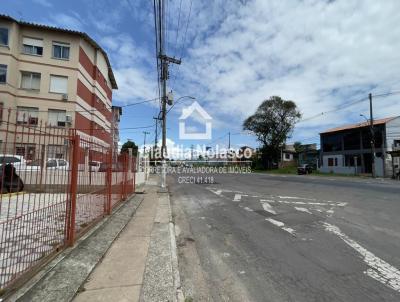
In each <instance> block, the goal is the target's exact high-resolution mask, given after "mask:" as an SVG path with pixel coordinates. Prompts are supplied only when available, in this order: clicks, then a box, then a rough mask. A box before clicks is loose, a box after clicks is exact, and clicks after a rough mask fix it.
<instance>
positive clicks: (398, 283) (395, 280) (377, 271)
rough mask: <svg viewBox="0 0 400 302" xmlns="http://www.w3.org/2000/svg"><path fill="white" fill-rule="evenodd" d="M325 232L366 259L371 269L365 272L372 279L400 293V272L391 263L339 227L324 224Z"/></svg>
mask: <svg viewBox="0 0 400 302" xmlns="http://www.w3.org/2000/svg"><path fill="white" fill-rule="evenodd" d="M324 226H325V230H327V231H328V232H331V233H333V234H335V235H337V236H338V237H339V238H340V239H342V240H343V241H344V242H345V243H346V244H347V245H349V246H350V247H352V248H353V249H354V250H356V251H357V252H358V253H359V254H360V255H361V256H362V257H363V258H364V259H363V260H364V262H365V263H366V264H367V265H368V266H369V268H368V269H367V270H366V271H365V272H364V273H365V274H367V275H368V276H370V277H371V278H374V279H375V280H377V281H379V282H381V283H383V284H385V285H386V286H388V287H390V288H392V289H394V290H395V291H397V292H400V271H399V270H398V269H397V268H395V267H394V266H391V265H390V264H389V263H387V262H385V261H384V260H382V259H380V258H379V257H377V256H375V255H374V254H373V253H371V252H370V251H368V250H366V249H365V248H364V247H362V246H361V245H360V244H358V243H357V242H356V241H354V240H353V239H351V238H349V237H348V236H347V235H346V234H344V233H343V232H342V231H341V230H340V229H339V228H338V227H337V226H335V225H332V224H329V223H326V222H325V223H324Z"/></svg>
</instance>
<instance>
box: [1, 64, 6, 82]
mask: <svg viewBox="0 0 400 302" xmlns="http://www.w3.org/2000/svg"><path fill="white" fill-rule="evenodd" d="M0 83H2V84H5V83H7V65H3V64H0Z"/></svg>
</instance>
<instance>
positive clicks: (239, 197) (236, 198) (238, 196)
mask: <svg viewBox="0 0 400 302" xmlns="http://www.w3.org/2000/svg"><path fill="white" fill-rule="evenodd" d="M241 199H242V195H241V194H235V197H234V198H233V201H240V200H241Z"/></svg>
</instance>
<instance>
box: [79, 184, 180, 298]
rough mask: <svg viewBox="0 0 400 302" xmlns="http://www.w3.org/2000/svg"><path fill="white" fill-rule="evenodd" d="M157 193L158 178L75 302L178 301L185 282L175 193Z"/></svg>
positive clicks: (149, 186)
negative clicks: (172, 199)
mask: <svg viewBox="0 0 400 302" xmlns="http://www.w3.org/2000/svg"><path fill="white" fill-rule="evenodd" d="M157 190H158V186H157V183H156V181H155V179H152V180H150V181H148V182H147V184H146V186H145V187H144V191H145V192H144V194H143V196H144V198H143V200H142V202H141V204H140V206H139V207H138V209H137V210H136V213H135V215H134V216H133V218H132V219H131V220H130V221H129V222H128V224H127V225H126V227H125V228H124V230H123V231H122V232H121V233H120V235H119V237H118V238H117V239H116V240H115V241H114V243H113V244H112V245H111V247H110V249H109V250H108V251H107V253H106V254H105V256H104V258H103V259H102V261H101V262H100V263H99V264H98V265H97V266H96V267H95V269H94V270H93V271H92V273H91V274H90V276H89V278H88V279H87V281H86V283H85V284H84V285H82V287H81V289H80V291H79V292H78V294H77V295H76V297H75V299H74V300H73V301H76V302H81V301H85V302H86V301H152V302H156V301H177V293H178V294H179V287H180V281H179V273H178V267H177V259H176V245H175V234H174V231H173V230H174V228H173V225H172V223H171V207H170V202H169V194H168V193H157ZM178 296H179V297H181V295H178ZM179 300H181V299H179Z"/></svg>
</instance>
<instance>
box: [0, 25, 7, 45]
mask: <svg viewBox="0 0 400 302" xmlns="http://www.w3.org/2000/svg"><path fill="white" fill-rule="evenodd" d="M0 45H4V46H8V28H5V27H0Z"/></svg>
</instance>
